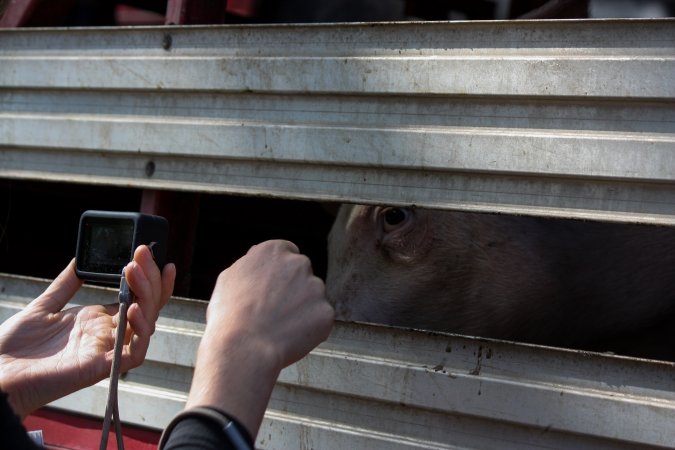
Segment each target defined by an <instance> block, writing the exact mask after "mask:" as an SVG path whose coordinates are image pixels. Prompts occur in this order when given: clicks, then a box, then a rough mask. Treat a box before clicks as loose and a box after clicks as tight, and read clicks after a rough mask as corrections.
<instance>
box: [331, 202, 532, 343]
mask: <svg viewBox="0 0 675 450" xmlns="http://www.w3.org/2000/svg"><path fill="white" fill-rule="evenodd" d="M504 220H506V221H509V220H513V221H515V222H514V223H515V224H516V226H514V224H510V225H509V226H507V227H505V226H504ZM517 220H518V219H517V218H513V219H509V218H503V217H502V218H501V219H497V222H495V219H494V218H492V216H487V215H482V214H472V213H459V212H443V211H432V210H422V209H414V208H396V207H383V206H363V205H343V206H342V207H341V208H340V211H339V212H338V215H337V218H336V221H335V223H334V225H333V228H332V230H331V232H330V236H329V247H328V259H329V260H328V275H327V281H326V285H327V291H328V297H329V299H330V300H331V302H332V303H333V304H334V306H335V309H336V314H337V318H338V319H342V320H351V321H363V322H373V323H382V324H388V325H397V326H404V327H413V328H424V329H431V330H440V331H452V332H458V333H464V334H475V335H482V336H499V337H511V336H510V335H511V334H512V333H511V332H510V331H509V332H506V331H505V330H513V329H518V328H521V327H522V325H523V324H522V323H519V321H521V320H522V317H523V314H522V313H521V314H516V313H514V310H515V309H517V308H523V307H526V305H523V303H525V302H527V301H528V298H524V297H522V298H519V296H518V294H519V292H525V291H527V292H528V295H529V294H532V290H533V289H536V287H535V286H532V285H531V280H532V277H533V276H535V274H534V273H533V271H536V272H538V271H539V270H540V269H539V268H538V267H537V265H538V262H537V254H536V251H535V250H534V248H533V247H532V246H530V245H529V242H531V241H532V239H529V240H528V241H527V242H524V241H522V240H519V239H518V238H517V236H518V234H519V233H521V232H528V231H530V232H531V231H532V230H522V229H520V230H517V229H516V228H518V227H519V226H520V225H518V222H517ZM505 228H508V229H505ZM530 237H532V234H530ZM535 239H536V237H535ZM513 252H517V253H518V255H519V257H520V264H528V267H527V268H524V267H513V262H514V261H513V258H512V256H513ZM509 255H510V256H509ZM523 261H524V262H523ZM504 265H509V266H511V267H510V268H509V270H506V271H505V270H496V269H503V268H504V267H503V266H504ZM505 272H506V273H505ZM537 275H538V276H541V274H537ZM536 310H537V308H536V307H533V308H532V309H531V311H529V313H531V314H528V315H526V316H527V317H529V318H534V319H536V317H537V313H536Z"/></svg>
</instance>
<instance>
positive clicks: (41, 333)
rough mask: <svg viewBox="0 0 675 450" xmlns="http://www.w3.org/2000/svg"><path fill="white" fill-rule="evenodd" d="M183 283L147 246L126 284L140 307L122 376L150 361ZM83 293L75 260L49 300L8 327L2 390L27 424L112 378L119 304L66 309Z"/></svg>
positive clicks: (1, 356) (134, 312) (0, 363)
mask: <svg viewBox="0 0 675 450" xmlns="http://www.w3.org/2000/svg"><path fill="white" fill-rule="evenodd" d="M175 276H176V268H175V266H174V265H173V264H167V265H166V266H165V267H164V270H163V273H161V274H160V271H159V268H158V267H157V265H156V264H155V261H154V260H153V258H152V254H151V253H150V250H149V249H148V247H147V246H140V247H138V248H137V249H136V251H135V252H134V259H133V261H132V262H130V263H129V264H128V265H127V267H126V278H127V282H128V284H129V287H130V288H131V290H132V291H133V292H134V294H135V295H136V302H135V303H133V304H132V305H131V306H130V307H129V310H128V320H129V327H127V334H126V339H125V345H124V348H123V351H122V361H121V370H122V371H127V370H129V369H131V368H133V367H137V366H139V365H140V364H141V363H142V362H143V360H144V359H145V354H146V352H147V349H148V345H149V343H150V336H151V335H152V334H153V333H154V331H155V322H156V321H157V317H158V315H159V310H160V309H161V308H162V307H163V306H164V305H165V304H166V303H167V301H168V300H169V297H170V296H171V293H172V292H173V284H174V280H175ZM80 286H82V281H81V280H79V279H78V278H77V276H76V275H75V261H74V260H73V261H71V263H70V264H69V265H68V267H67V268H66V269H65V270H64V271H63V272H61V274H60V275H59V276H58V277H57V278H56V279H55V280H54V282H53V283H52V284H51V285H50V286H49V287H48V288H47V290H46V291H45V292H44V293H43V294H42V295H40V296H39V297H38V298H36V299H35V300H33V301H32V302H31V303H30V304H28V306H26V308H25V309H23V310H22V311H20V312H19V313H17V314H15V315H14V316H12V317H11V318H9V319H8V320H7V321H5V322H4V323H3V324H2V325H1V326H0V388H1V389H2V390H3V391H4V392H6V393H7V394H8V395H9V402H10V404H11V405H12V408H13V409H14V411H15V412H16V413H17V414H18V415H19V416H20V417H25V416H26V415H27V414H29V413H30V412H31V411H33V410H34V409H36V408H39V407H41V406H43V405H45V404H46V403H48V402H50V401H53V400H55V399H57V398H60V397H62V396H64V395H67V394H70V393H72V392H75V391H77V390H78V389H81V388H83V387H86V386H90V385H92V384H94V383H96V382H98V381H100V380H102V379H104V378H106V377H108V376H109V375H110V368H111V366H112V359H113V347H114V344H115V329H116V327H117V321H118V320H119V315H117V311H118V309H119V304H118V303H117V304H111V305H95V306H82V307H74V308H69V309H66V310H62V308H63V307H64V306H65V305H66V303H68V301H69V300H70V299H71V298H72V296H73V295H74V294H75V293H76V292H77V290H78V289H79V288H80Z"/></svg>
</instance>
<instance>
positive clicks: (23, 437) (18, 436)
mask: <svg viewBox="0 0 675 450" xmlns="http://www.w3.org/2000/svg"><path fill="white" fill-rule="evenodd" d="M0 436H2V448H11V449H13V450H14V449H16V450H44V448H43V447H40V446H39V445H37V444H36V443H35V442H33V440H32V439H31V438H30V437H28V433H26V429H25V428H24V427H23V424H22V423H21V420H20V419H19V417H18V416H17V415H16V414H14V411H13V410H12V407H11V406H9V402H8V401H7V394H5V393H4V392H2V391H0Z"/></svg>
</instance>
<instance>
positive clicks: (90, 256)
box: [75, 211, 169, 284]
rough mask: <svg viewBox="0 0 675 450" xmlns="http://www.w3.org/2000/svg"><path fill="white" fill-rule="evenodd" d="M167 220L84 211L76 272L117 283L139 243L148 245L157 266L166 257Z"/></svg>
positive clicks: (162, 265)
mask: <svg viewBox="0 0 675 450" xmlns="http://www.w3.org/2000/svg"><path fill="white" fill-rule="evenodd" d="M168 234H169V223H168V222H167V220H166V219H165V218H164V217H160V216H153V215H149V214H141V213H138V212H115V211H85V212H84V213H83V214H82V216H81V217H80V229H79V233H78V236H77V251H76V257H75V260H76V269H75V273H76V274H77V276H78V277H79V278H81V279H83V280H88V281H98V282H103V283H111V284H117V283H119V282H120V276H121V275H122V269H123V268H124V267H125V266H126V265H127V264H128V263H129V262H130V261H131V260H132V259H133V255H134V250H136V248H137V247H138V246H139V245H143V244H145V245H148V246H149V247H150V249H151V250H152V253H153V256H154V258H155V262H156V263H157V266H158V267H159V268H160V270H161V269H162V267H164V263H165V260H166V252H167V240H168Z"/></svg>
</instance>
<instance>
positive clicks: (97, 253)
mask: <svg viewBox="0 0 675 450" xmlns="http://www.w3.org/2000/svg"><path fill="white" fill-rule="evenodd" d="M84 233H85V235H84V238H85V242H84V248H83V250H84V257H83V260H82V262H83V263H84V265H85V267H82V269H83V270H85V271H87V272H96V273H109V274H120V273H122V269H123V268H124V266H125V265H126V264H127V263H128V262H129V261H131V258H132V256H133V255H132V251H133V249H132V245H133V238H134V221H133V220H130V219H129V220H127V219H112V220H111V219H99V218H89V219H88V220H87V222H86V223H85V224H84Z"/></svg>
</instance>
